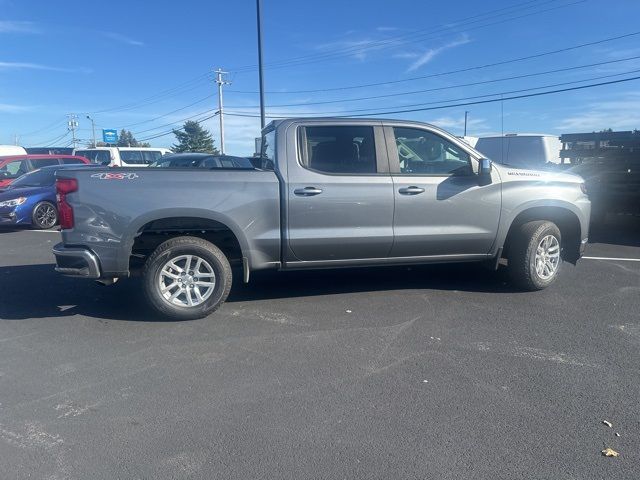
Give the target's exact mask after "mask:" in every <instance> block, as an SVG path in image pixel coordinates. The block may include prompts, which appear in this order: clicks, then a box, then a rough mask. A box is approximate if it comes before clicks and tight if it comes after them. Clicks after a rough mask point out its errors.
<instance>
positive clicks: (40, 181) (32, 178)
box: [11, 168, 56, 188]
mask: <svg viewBox="0 0 640 480" xmlns="http://www.w3.org/2000/svg"><path fill="white" fill-rule="evenodd" d="M55 174H56V169H55V168H48V169H46V170H34V171H33V172H29V173H27V174H25V175H22V176H21V177H20V178H18V179H17V180H15V181H14V182H13V183H12V184H11V188H17V187H47V186H51V185H53V184H54V183H55V181H56V177H55Z"/></svg>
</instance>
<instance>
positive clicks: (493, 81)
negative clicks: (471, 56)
mask: <svg viewBox="0 0 640 480" xmlns="http://www.w3.org/2000/svg"><path fill="white" fill-rule="evenodd" d="M638 59H640V55H636V56H633V57H627V58H622V59H617V60H608V61H605V62H597V63H590V64H586V65H576V66H573V67H565V68H557V69H554V70H546V71H543V72H535V73H526V74H522V75H513V76H510V77H502V78H494V79H490V80H483V81H479V82H469V83H459V84H456V85H448V86H446V87H434V88H426V89H421V90H412V91H408V92H398V93H388V94H385V95H371V96H367V97H356V98H345V99H340V100H326V101H321V102H301V103H282V104H273V105H268V107H269V108H280V107H303V106H307V105H327V104H334V103H345V102H357V101H362V100H377V99H380V98H391V97H401V96H405V95H415V94H418V93H428V92H437V91H443V90H451V89H455V88H461V87H471V86H477V85H487V84H490V83H497V82H504V81H508V80H519V79H523V78H531V77H537V76H542V75H549V74H552V73H561V72H569V71H573V70H579V69H583V68H590V67H598V66H602V65H610V64H614V63H620V62H628V61H630V60H638ZM228 108H232V109H233V108H258V106H256V105H251V106H246V105H238V106H233V107H228Z"/></svg>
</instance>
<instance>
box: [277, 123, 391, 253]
mask: <svg viewBox="0 0 640 480" xmlns="http://www.w3.org/2000/svg"><path fill="white" fill-rule="evenodd" d="M297 143H298V145H299V147H298V151H297V152H295V153H294V152H288V154H289V155H296V156H297V157H298V159H297V161H289V162H288V172H287V176H288V182H287V188H288V191H287V199H288V210H287V211H288V222H287V223H288V232H287V233H288V237H289V238H288V240H289V247H290V249H291V252H292V253H293V255H294V256H295V259H294V260H302V261H339V260H351V259H365V258H386V257H387V256H388V254H389V251H390V250H391V245H392V243H393V225H392V224H393V203H394V199H393V182H392V180H391V176H390V175H389V167H388V165H389V164H388V161H387V157H386V151H385V148H384V139H383V134H382V127H373V126H368V125H367V126H365V125H337V126H336V125H331V126H322V125H319V126H305V127H299V128H298V132H297Z"/></svg>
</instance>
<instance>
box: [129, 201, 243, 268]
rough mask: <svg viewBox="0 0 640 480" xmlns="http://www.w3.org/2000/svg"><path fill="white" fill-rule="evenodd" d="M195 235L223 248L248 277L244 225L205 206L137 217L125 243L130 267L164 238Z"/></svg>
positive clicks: (231, 260) (138, 262)
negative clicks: (206, 208)
mask: <svg viewBox="0 0 640 480" xmlns="http://www.w3.org/2000/svg"><path fill="white" fill-rule="evenodd" d="M185 235H187V236H189V235H191V236H195V237H199V238H202V239H205V240H208V241H210V242H211V243H213V244H214V245H216V246H217V247H218V248H220V249H221V250H222V251H223V252H224V253H225V255H226V256H227V258H228V259H229V261H230V262H231V263H232V264H242V266H243V270H244V276H245V280H248V273H249V270H250V265H251V259H250V251H251V249H250V247H249V245H248V242H247V239H246V237H245V236H244V235H243V234H242V229H241V228H240V227H239V226H238V225H237V224H236V223H235V222H234V221H233V220H231V219H230V218H228V217H226V216H224V215H221V214H218V213H216V212H212V211H210V210H204V209H193V210H190V211H188V212H185V211H184V209H166V210H162V211H156V212H153V213H150V214H147V215H144V216H143V217H140V218H138V219H137V220H136V221H135V222H132V223H131V225H130V226H129V231H128V234H127V238H128V239H129V240H128V242H127V244H126V245H125V247H124V248H125V249H126V251H127V254H128V255H127V259H128V267H129V270H130V271H131V270H137V269H138V268H139V267H140V266H141V265H140V263H141V261H142V260H144V258H145V257H146V256H148V255H149V254H150V252H152V251H153V250H155V248H157V246H158V245H160V244H161V243H163V242H164V241H166V240H168V239H170V238H173V237H177V236H185Z"/></svg>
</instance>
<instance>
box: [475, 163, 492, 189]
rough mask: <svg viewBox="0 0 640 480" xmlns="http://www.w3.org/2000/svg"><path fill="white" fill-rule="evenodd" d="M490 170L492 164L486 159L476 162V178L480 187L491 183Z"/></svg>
mask: <svg viewBox="0 0 640 480" xmlns="http://www.w3.org/2000/svg"><path fill="white" fill-rule="evenodd" d="M491 170H493V162H492V161H491V160H489V159H488V158H481V159H480V161H479V162H478V178H479V180H480V184H481V185H487V184H489V183H491Z"/></svg>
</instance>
